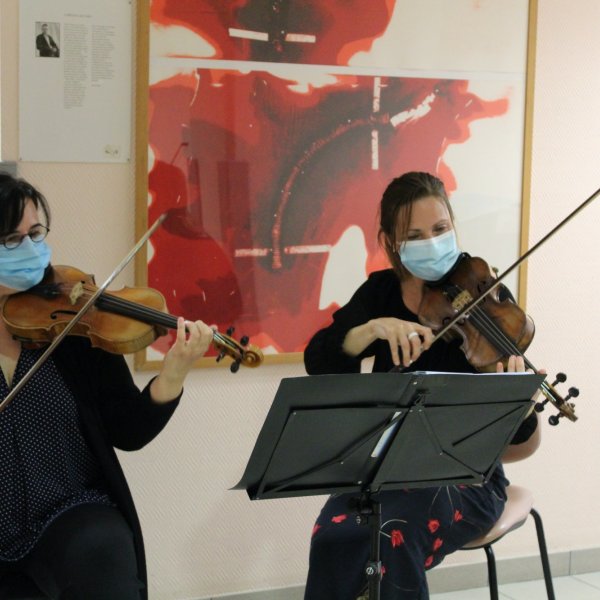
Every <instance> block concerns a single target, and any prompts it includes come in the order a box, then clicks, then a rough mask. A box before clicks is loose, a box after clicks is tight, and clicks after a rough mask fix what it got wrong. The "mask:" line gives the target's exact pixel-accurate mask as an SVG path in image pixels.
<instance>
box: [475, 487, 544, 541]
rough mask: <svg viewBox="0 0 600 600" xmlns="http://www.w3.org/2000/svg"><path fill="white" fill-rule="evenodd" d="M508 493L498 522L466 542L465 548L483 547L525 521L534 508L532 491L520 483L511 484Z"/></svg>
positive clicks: (507, 489)
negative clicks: (519, 484)
mask: <svg viewBox="0 0 600 600" xmlns="http://www.w3.org/2000/svg"><path fill="white" fill-rule="evenodd" d="M506 495H507V500H506V504H505V505H504V510H503V511H502V514H501V515H500V518H499V519H498V520H497V521H496V524H495V525H494V526H493V527H492V528H491V529H490V530H489V531H488V532H487V533H486V534H485V535H482V536H481V537H479V538H477V539H475V540H472V541H471V542H469V543H468V544H465V545H464V546H463V549H465V550H466V549H469V550H471V549H475V548H483V547H484V546H486V545H488V544H492V543H493V542H495V541H496V540H499V539H500V538H501V537H502V536H503V535H506V534H507V533H508V532H509V531H512V530H513V529H517V528H519V527H521V525H523V523H525V521H526V520H527V517H528V516H529V513H530V511H531V509H532V508H533V495H532V493H531V492H530V491H529V490H528V489H526V488H523V487H520V486H518V485H509V486H508V487H507V488H506Z"/></svg>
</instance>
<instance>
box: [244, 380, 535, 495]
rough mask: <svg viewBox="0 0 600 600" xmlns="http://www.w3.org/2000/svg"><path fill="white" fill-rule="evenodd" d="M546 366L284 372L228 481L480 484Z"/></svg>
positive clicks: (271, 490) (357, 486) (307, 490)
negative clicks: (245, 456) (489, 370)
mask: <svg viewBox="0 0 600 600" xmlns="http://www.w3.org/2000/svg"><path fill="white" fill-rule="evenodd" d="M543 379H544V375H536V374H530V373H514V374H513V373H510V374H509V373H500V374H497V373H494V374H464V373H430V372H415V373H401V374H399V373H371V374H354V373H353V374H347V375H315V376H306V377H292V378H285V379H282V381H281V383H280V385H279V389H278V390H277V393H276V395H275V399H274V401H273V404H272V406H271V409H270V411H269V413H268V415H267V418H266V420H265V422H264V425H263V427H262V430H261V432H260V434H259V436H258V439H257V441H256V445H255V447H254V450H253V452H252V455H251V456H250V460H249V462H248V465H247V467H246V470H245V472H244V475H243V477H242V479H241V480H240V482H239V483H238V484H237V485H236V486H235V488H234V489H245V490H246V491H247V493H248V495H249V497H250V498H251V499H252V500H259V499H267V498H285V497H295V496H308V495H317V494H332V493H362V492H365V491H368V492H371V493H376V492H378V491H380V490H386V489H397V488H412V487H429V486H437V485H453V484H473V483H483V482H485V481H487V480H488V478H489V477H490V476H491V474H492V473H493V471H494V469H495V467H496V465H497V463H498V462H499V459H500V457H501V455H502V453H503V451H504V449H505V448H506V446H507V445H508V444H509V442H510V440H511V439H512V437H513V435H514V434H515V432H516V430H517V429H518V428H519V425H520V424H521V422H522V421H523V419H524V417H525V416H526V414H527V412H528V411H529V410H530V408H531V405H532V400H531V397H532V396H533V394H534V392H535V390H536V389H538V387H539V386H540V384H541V382H542V381H543Z"/></svg>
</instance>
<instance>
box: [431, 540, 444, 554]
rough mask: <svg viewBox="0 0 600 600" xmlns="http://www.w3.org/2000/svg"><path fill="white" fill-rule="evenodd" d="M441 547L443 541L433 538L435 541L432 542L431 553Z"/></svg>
mask: <svg viewBox="0 0 600 600" xmlns="http://www.w3.org/2000/svg"><path fill="white" fill-rule="evenodd" d="M443 545H444V540H442V539H441V538H435V541H434V542H433V551H434V552H435V551H436V550H439V549H440V548H441V547H442V546H443Z"/></svg>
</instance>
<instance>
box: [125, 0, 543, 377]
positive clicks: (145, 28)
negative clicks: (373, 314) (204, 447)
mask: <svg viewBox="0 0 600 600" xmlns="http://www.w3.org/2000/svg"><path fill="white" fill-rule="evenodd" d="M525 1H526V4H527V11H526V13H527V23H526V24H525V27H524V31H525V32H526V40H524V43H525V56H524V57H523V61H524V70H525V75H524V86H523V96H524V99H523V111H522V157H521V161H520V168H521V177H520V181H519V193H520V203H519V223H518V240H517V242H518V253H519V254H522V253H523V252H524V251H525V250H526V249H527V244H528V234H529V231H528V221H529V193H530V192H529V190H530V164H531V138H532V114H533V80H534V66H535V31H536V22H537V0H528V1H527V0H525ZM136 8H137V21H136V22H137V53H136V59H137V69H136V71H137V77H136V97H137V101H136V106H137V111H136V164H135V180H136V181H135V184H136V235H137V236H138V237H139V236H140V235H141V234H142V233H143V232H145V231H146V230H147V228H148V227H149V226H150V225H151V219H150V216H149V212H150V211H149V208H148V207H149V206H150V205H151V203H152V199H151V197H150V193H149V152H148V150H149V130H150V127H149V120H148V119H149V93H150V87H151V83H150V80H151V77H150V71H151V68H152V67H151V57H150V27H151V21H150V8H151V2H150V1H148V0H138V2H137V6H136ZM217 62H218V68H219V69H220V70H223V69H224V68H225V67H227V66H231V64H232V63H233V62H238V61H232V63H227V62H226V61H222V60H221V61H217ZM135 261H136V262H135V280H136V285H140V286H147V285H148V284H149V283H150V284H151V283H152V281H149V269H148V264H149V252H148V250H147V249H144V250H142V251H141V252H140V253H139V254H138V255H137V256H136V258H135ZM502 266H503V267H504V266H505V265H502ZM500 270H501V271H502V270H503V269H500ZM526 282H527V267H526V264H524V265H521V266H520V268H519V272H518V281H517V282H516V283H515V284H514V285H515V286H518V299H519V303H520V305H521V306H522V307H524V306H525V302H526ZM167 304H168V303H167ZM330 312H331V311H330ZM242 333H243V332H242ZM250 342H251V343H253V339H252V336H251V339H250ZM301 359H302V352H301V350H300V351H285V352H280V351H277V352H274V353H269V352H268V351H267V353H266V354H265V361H266V362H268V363H282V362H298V361H300V360H301ZM160 360H161V358H160V353H156V352H153V351H152V349H146V350H144V351H142V352H139V353H137V354H136V356H135V368H136V369H138V370H153V369H156V368H157V367H158V366H159V364H160ZM223 362H224V363H225V364H227V362H228V361H223ZM220 364H223V363H220ZM197 366H198V367H214V366H215V359H214V357H212V356H211V357H206V358H203V359H201V360H199V361H198V363H197Z"/></svg>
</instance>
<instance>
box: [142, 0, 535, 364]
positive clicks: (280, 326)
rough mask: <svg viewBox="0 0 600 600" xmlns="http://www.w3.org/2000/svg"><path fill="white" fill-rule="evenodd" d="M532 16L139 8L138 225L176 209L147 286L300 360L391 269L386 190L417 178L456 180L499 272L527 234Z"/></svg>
mask: <svg viewBox="0 0 600 600" xmlns="http://www.w3.org/2000/svg"><path fill="white" fill-rule="evenodd" d="M535 8H536V7H535V0H506V1H503V2H493V1H491V0H490V1H486V0H478V1H475V0H456V1H455V2H452V3H448V2H446V1H445V0H354V1H353V2H347V0H326V1H322V0H309V1H303V2H295V1H292V0H269V1H264V0H236V1H233V0H232V1H230V2H220V1H218V0H194V1H193V2H192V1H191V0H186V1H181V0H177V1H176V0H152V1H151V2H149V3H148V2H145V1H140V3H139V5H138V12H139V23H138V24H139V31H140V41H141V43H140V45H139V55H138V65H139V66H140V68H139V73H140V75H139V80H138V99H139V100H138V107H139V113H138V124H137V144H138V145H137V185H138V209H139V213H138V226H139V230H140V232H142V231H144V230H145V229H146V227H147V226H148V225H149V224H150V223H152V222H153V221H154V220H155V219H156V218H158V216H159V215H161V214H163V213H165V212H167V213H168V218H167V219H166V221H165V222H164V223H163V225H162V227H161V228H160V229H159V230H158V231H157V232H156V233H155V234H154V235H153V236H152V238H151V240H150V243H149V245H148V251H147V252H146V253H145V255H143V256H140V257H138V262H137V268H136V272H137V278H138V283H139V284H147V285H149V286H151V287H153V288H156V289H158V290H160V291H161V292H162V293H163V294H164V296H165V298H166V301H167V305H168V308H169V311H170V312H171V313H173V314H178V315H179V314H181V315H183V316H185V317H186V318H187V319H190V320H195V319H202V320H203V321H205V322H206V323H209V324H216V325H217V326H218V327H219V329H220V330H221V331H225V330H226V329H227V328H228V327H230V326H233V327H235V334H236V335H237V334H238V333H239V334H240V335H242V334H243V335H247V336H249V338H250V341H251V343H252V344H254V345H256V346H258V347H260V348H261V349H262V351H263V353H264V354H265V356H266V359H267V360H268V361H282V360H283V361H285V360H298V359H299V357H300V356H301V353H302V351H303V349H304V347H305V345H306V343H307V342H308V340H309V339H310V337H311V336H312V335H313V334H314V333H315V332H316V331H317V330H318V329H320V328H321V327H323V326H325V325H327V324H328V323H329V322H330V320H331V315H332V313H333V312H334V311H335V310H336V309H337V308H338V307H339V306H341V305H343V304H344V303H345V302H347V300H348V299H349V298H350V296H351V295H352V293H353V292H354V291H355V290H356V288H357V287H358V286H359V285H360V284H361V283H362V282H363V281H364V280H365V279H366V277H367V275H368V274H369V273H370V272H371V271H373V270H376V269H381V268H386V267H387V262H386V259H385V256H384V253H383V251H382V250H381V249H380V248H379V247H378V244H377V240H376V238H377V230H378V215H377V210H378V205H379V201H380V198H381V194H382V192H383V190H384V189H385V187H386V185H387V184H388V183H389V182H390V181H391V179H393V178H394V177H396V176H398V175H400V174H402V173H403V172H406V171H412V170H418V171H429V172H431V173H434V174H436V175H437V176H439V177H440V178H441V179H442V180H443V181H444V183H445V185H446V188H447V190H448V192H449V193H450V195H451V202H452V204H453V207H454V210H455V214H456V218H457V222H458V229H459V232H460V243H461V247H462V248H463V250H465V251H467V252H469V253H470V254H472V255H475V256H482V257H483V258H484V259H485V260H487V262H488V263H490V265H492V266H496V267H498V268H499V269H500V271H502V270H504V268H505V267H507V266H508V265H510V264H512V263H513V262H514V260H516V258H517V257H518V255H519V253H520V251H521V245H522V244H521V240H522V239H523V240H525V239H526V233H527V232H526V231H525V228H526V222H527V219H526V218H522V217H523V215H526V210H527V202H526V190H527V189H528V181H527V177H526V173H527V164H528V159H529V156H528V150H527V132H528V120H527V115H528V111H527V108H528V102H530V101H531V100H530V98H529V97H528V93H529V91H530V89H531V86H528V81H530V78H531V68H528V65H529V66H531V65H532V64H533V57H532V52H533V50H532V48H533V46H534V44H533V32H534V30H535ZM528 42H529V43H528ZM483 231H485V234H482V232H483ZM521 276H522V277H524V275H523V274H522V275H521ZM522 283H523V282H521V285H520V286H519V282H518V281H517V277H516V276H514V277H513V279H512V280H509V281H508V285H509V287H511V289H512V290H513V291H514V292H515V293H518V292H519V288H521V290H522V289H524V285H522ZM521 299H523V297H522V294H521ZM171 341H172V340H171V339H169V338H168V336H167V337H164V338H160V339H159V340H157V342H156V343H155V344H154V345H153V346H152V347H150V348H148V349H147V350H146V351H145V352H144V353H143V355H142V356H138V358H137V362H136V364H137V366H138V367H139V368H144V367H149V368H153V367H154V363H155V361H156V360H159V359H160V358H162V355H163V354H164V352H166V350H167V349H168V347H169V345H170V343H171ZM209 361H210V362H209ZM201 363H202V364H214V359H207V358H205V359H203V360H202V361H201Z"/></svg>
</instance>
